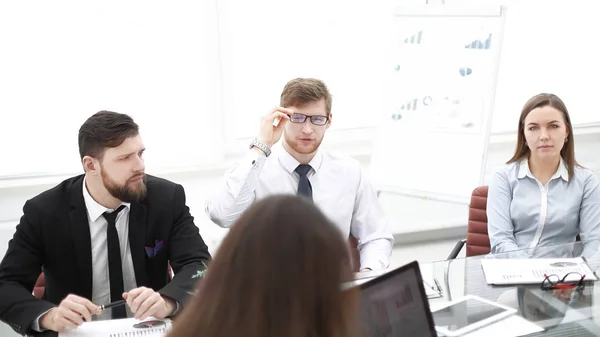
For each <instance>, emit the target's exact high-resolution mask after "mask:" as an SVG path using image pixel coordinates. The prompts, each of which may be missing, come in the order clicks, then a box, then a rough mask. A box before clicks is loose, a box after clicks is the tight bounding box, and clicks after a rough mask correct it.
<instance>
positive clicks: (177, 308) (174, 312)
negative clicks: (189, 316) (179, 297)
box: [168, 300, 181, 317]
mask: <svg viewBox="0 0 600 337" xmlns="http://www.w3.org/2000/svg"><path fill="white" fill-rule="evenodd" d="M173 302H175V311H173V312H172V313H171V314H170V315H169V316H168V317H172V316H175V315H177V313H178V312H179V309H180V308H181V306H180V305H179V302H177V301H175V300H173Z"/></svg>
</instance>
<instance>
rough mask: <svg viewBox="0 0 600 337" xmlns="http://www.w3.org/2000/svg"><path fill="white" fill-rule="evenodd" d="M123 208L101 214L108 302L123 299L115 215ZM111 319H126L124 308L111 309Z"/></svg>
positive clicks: (121, 270) (120, 306)
mask: <svg viewBox="0 0 600 337" xmlns="http://www.w3.org/2000/svg"><path fill="white" fill-rule="evenodd" d="M123 208H125V205H121V206H119V208H117V209H116V210H115V211H114V212H112V213H106V212H105V213H104V214H102V215H103V216H104V218H105V219H106V221H107V222H108V227H107V229H106V246H107V249H108V275H109V279H110V301H111V302H114V301H119V300H122V299H123V291H124V287H123V267H122V266H121V247H120V245H119V234H118V233H117V227H116V220H117V215H118V214H119V212H121V211H122V210H123ZM111 314H112V318H126V317H127V313H126V312H125V306H124V305H119V306H116V307H114V308H112V309H111Z"/></svg>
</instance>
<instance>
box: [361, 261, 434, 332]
mask: <svg viewBox="0 0 600 337" xmlns="http://www.w3.org/2000/svg"><path fill="white" fill-rule="evenodd" d="M358 287H359V288H360V293H361V295H360V296H361V303H360V309H359V315H360V317H359V318H360V323H361V326H362V329H363V335H364V336H365V337H375V336H377V337H404V336H411V337H413V336H437V333H436V331H435V326H434V323H433V316H432V315H431V310H430V309H429V301H428V300H427V295H426V294H425V289H424V288H423V278H422V276H421V271H420V269H419V264H418V263H417V261H414V262H411V263H409V264H407V265H405V266H402V267H400V268H397V269H394V270H392V271H390V272H388V273H386V274H383V275H381V276H378V277H376V278H373V279H371V280H369V281H367V282H365V283H362V284H360V285H359V286H358Z"/></svg>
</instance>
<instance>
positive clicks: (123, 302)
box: [100, 300, 127, 310]
mask: <svg viewBox="0 0 600 337" xmlns="http://www.w3.org/2000/svg"><path fill="white" fill-rule="evenodd" d="M126 303H127V301H125V300H120V301H116V302H112V303H109V304H107V305H101V306H100V310H105V309H110V308H113V307H118V306H119V305H123V304H126Z"/></svg>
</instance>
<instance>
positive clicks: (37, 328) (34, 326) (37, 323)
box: [31, 307, 179, 332]
mask: <svg viewBox="0 0 600 337" xmlns="http://www.w3.org/2000/svg"><path fill="white" fill-rule="evenodd" d="M177 308H179V307H177ZM50 310H52V308H51V309H48V310H47V311H44V312H43V313H42V314H41V315H39V316H38V317H37V318H36V319H35V320H34V321H33V322H31V330H33V331H37V332H43V331H46V329H42V328H40V319H41V318H42V316H44V315H45V314H47V313H48V312H49V311H50Z"/></svg>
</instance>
